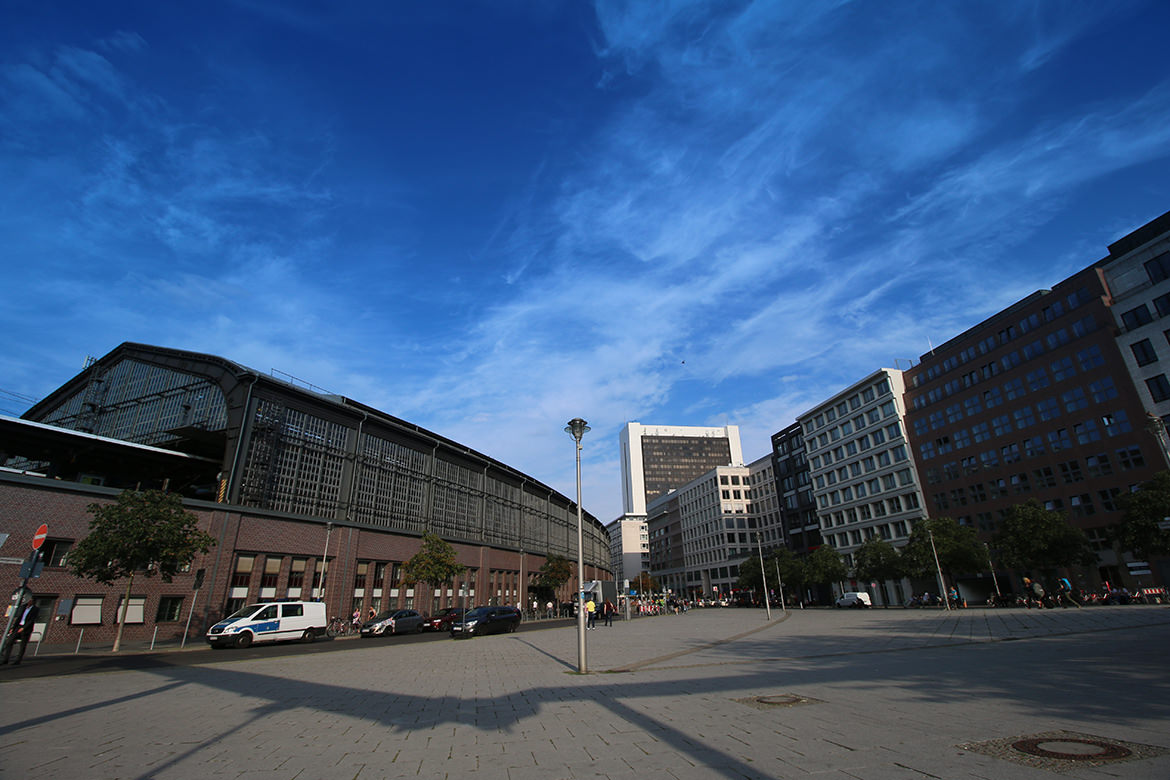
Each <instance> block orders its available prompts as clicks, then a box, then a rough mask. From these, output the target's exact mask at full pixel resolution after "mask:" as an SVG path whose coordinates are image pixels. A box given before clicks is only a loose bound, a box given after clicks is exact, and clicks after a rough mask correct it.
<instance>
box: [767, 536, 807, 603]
mask: <svg viewBox="0 0 1170 780" xmlns="http://www.w3.org/2000/svg"><path fill="white" fill-rule="evenodd" d="M765 566H766V567H767V570H768V571H770V572H775V571H777V570H779V572H780V581H781V583H782V584H784V585H785V586H787V587H788V588H790V589H791V591H792V592H793V593H795V594H800V593H801V592H802V591H803V590H804V585H805V583H807V582H809V571H808V564H807V563H806V562H805V559H804V558H800V557H797V555H796V553H794V552H792V550H789V549H788V548H787V547H779V548H777V549H775V550H773V551H772V554H771V555H769V556H768V561H767V563H765ZM797 599H798V600H800V597H799V595H797Z"/></svg>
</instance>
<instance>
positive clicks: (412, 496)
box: [24, 344, 609, 569]
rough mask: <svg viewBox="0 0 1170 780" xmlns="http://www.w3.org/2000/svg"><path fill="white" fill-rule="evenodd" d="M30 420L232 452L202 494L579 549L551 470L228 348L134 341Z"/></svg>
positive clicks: (590, 526) (598, 531) (548, 550)
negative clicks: (226, 355)
mask: <svg viewBox="0 0 1170 780" xmlns="http://www.w3.org/2000/svg"><path fill="white" fill-rule="evenodd" d="M24 417H25V419H29V420H35V421H38V422H43V423H47V424H50V425H53V426H57V427H62V428H68V429H72V430H78V431H85V432H88V433H93V434H96V435H100V436H106V437H110V438H115V439H122V440H125V441H130V442H135V443H139V444H148V445H153V446H157V447H163V448H167V449H173V450H178V451H182V452H188V453H191V454H198V455H201V456H205V457H211V458H213V459H215V460H218V461H219V462H220V464H221V465H220V469H219V472H218V475H216V476H215V477H212V478H211V480H209V484H203V485H190V486H184V487H183V488H181V489H183V490H184V492H186V494H187V495H189V496H191V497H196V498H212V499H214V500H219V501H220V502H224V503H230V504H236V505H240V506H244V507H251V508H256V509H263V510H270V511H274V512H279V513H287V514H289V515H296V516H301V517H308V518H313V519H316V520H319V521H321V522H332V523H335V524H346V525H353V526H358V527H364V528H370V529H378V530H384V531H389V532H394V533H402V534H406V535H410V536H419V535H421V534H423V533H425V532H433V533H436V534H438V535H440V536H441V537H443V538H444V539H447V540H449V541H460V542H466V543H469V544H478V545H491V546H499V547H502V548H511V549H519V550H523V551H526V552H530V553H535V554H538V555H542V556H544V555H552V554H556V555H561V556H565V557H574V558H575V557H576V547H577V544H576V528H577V511H576V505H575V503H574V502H573V501H571V500H570V499H568V498H567V497H565V496H563V495H561V494H560V493H558V492H556V491H554V490H553V489H551V488H549V487H548V486H546V485H544V484H542V483H541V482H539V481H538V480H536V479H534V478H532V477H530V476H528V475H526V474H522V473H520V472H518V471H516V470H515V469H513V468H511V467H509V466H507V465H505V464H503V463H501V462H499V461H496V460H493V459H492V458H490V457H488V456H486V455H483V454H481V453H478V452H475V451H473V450H471V449H469V448H467V447H464V446H463V445H461V444H458V443H457V442H454V441H451V440H449V439H445V438H443V437H441V436H438V435H436V434H433V433H430V432H429V431H426V430H424V429H422V428H420V427H419V426H417V425H413V424H411V423H408V422H406V421H404V420H400V419H398V418H395V417H392V416H391V415H388V414H386V413H384V412H380V411H378V410H376V409H373V408H371V407H368V406H364V405H362V404H360V403H358V402H356V401H353V400H351V399H348V398H345V397H343V396H339V395H331V394H327V393H324V392H320V391H318V389H316V388H310V387H302V386H299V385H297V384H294V383H292V382H289V381H285V380H283V379H279V378H276V377H274V376H270V375H266V374H262V373H259V372H257V371H254V370H252V369H249V368H246V367H244V366H241V365H239V364H236V363H233V362H231V361H228V360H225V359H223V358H220V357H217V356H214V355H207V354H201V353H193V352H184V351H180V350H173V349H165V348H159V347H152V346H147V345H143V344H123V345H121V346H120V347H118V348H117V349H115V350H114V351H113V352H111V353H110V354H109V355H106V356H105V357H103V358H101V359H100V360H94V361H92V362H91V363H90V365H88V366H87V367H86V369H85V370H84V371H83V372H82V373H81V374H79V375H78V376H77V377H75V378H74V379H73V380H71V381H70V382H68V383H67V384H66V385H64V386H63V387H61V388H60V389H58V390H57V391H55V392H54V393H53V394H52V395H50V396H49V397H48V398H46V399H45V400H44V401H42V402H40V403H39V404H37V405H36V406H34V407H33V408H32V409H31V410H29V412H28V413H26V414H25V415H24ZM171 489H172V490H178V489H180V486H175V485H172V486H171ZM584 526H585V527H584V539H585V541H584V558H585V561H586V562H587V563H588V564H589V565H590V566H594V567H597V568H600V569H608V568H609V539H608V536H607V534H606V533H605V530H604V528H603V527H602V526H601V524H600V523H599V522H598V521H597V520H596V519H594V518H593V517H592V516H590V515H588V514H586V515H585V523H584Z"/></svg>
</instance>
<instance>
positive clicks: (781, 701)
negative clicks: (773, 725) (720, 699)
mask: <svg viewBox="0 0 1170 780" xmlns="http://www.w3.org/2000/svg"><path fill="white" fill-rule="evenodd" d="M736 701H737V702H739V703H740V704H747V705H748V706H750V707H755V708H757V709H761V710H766V709H772V708H774V707H795V706H797V705H800V704H811V703H813V702H815V701H816V699H810V698H808V697H807V696H798V695H796V694H795V693H771V694H767V695H764V696H749V697H748V698H746V699H736Z"/></svg>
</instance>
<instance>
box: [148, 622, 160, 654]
mask: <svg viewBox="0 0 1170 780" xmlns="http://www.w3.org/2000/svg"><path fill="white" fill-rule="evenodd" d="M156 639H158V626H155V627H154V636H152V637H151V638H150V649H151V650H154V640H156Z"/></svg>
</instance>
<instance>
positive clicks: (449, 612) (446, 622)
mask: <svg viewBox="0 0 1170 780" xmlns="http://www.w3.org/2000/svg"><path fill="white" fill-rule="evenodd" d="M466 611H467V610H465V609H463V607H447V608H446V609H440V610H439V611H438V612H436V613H435V614H433V615H431V616H430V617H429V618H427V619H425V620H424V621H423V630H424V631H450V630H451V624H452V623H454V622H455V621H456V620H458V619H459V618H461V617H463V613H464V612H466Z"/></svg>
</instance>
